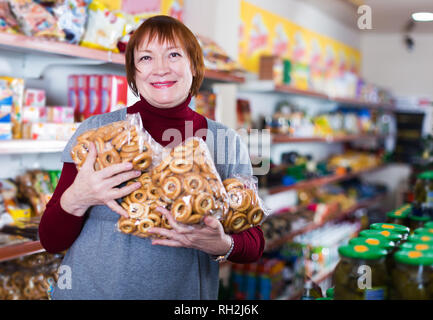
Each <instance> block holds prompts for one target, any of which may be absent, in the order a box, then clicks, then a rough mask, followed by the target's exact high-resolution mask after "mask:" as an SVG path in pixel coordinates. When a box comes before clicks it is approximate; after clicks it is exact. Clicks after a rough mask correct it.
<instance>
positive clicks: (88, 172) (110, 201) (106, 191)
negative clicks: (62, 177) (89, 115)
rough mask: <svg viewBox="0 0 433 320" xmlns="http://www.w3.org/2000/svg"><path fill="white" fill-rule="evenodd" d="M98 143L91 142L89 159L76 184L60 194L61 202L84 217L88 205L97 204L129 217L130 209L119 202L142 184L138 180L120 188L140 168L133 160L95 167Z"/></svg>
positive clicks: (134, 175)
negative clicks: (136, 167) (99, 168)
mask: <svg viewBox="0 0 433 320" xmlns="http://www.w3.org/2000/svg"><path fill="white" fill-rule="evenodd" d="M96 156H97V153H96V147H95V145H94V144H93V143H90V148H89V153H88V154H87V158H86V161H85V162H84V164H83V165H82V167H81V168H80V170H79V171H78V174H77V176H76V177H75V180H74V182H73V183H72V185H71V186H70V187H69V188H68V189H66V190H65V192H64V193H63V195H62V197H61V198H60V205H61V207H62V208H63V210H65V211H66V212H68V213H70V214H72V215H74V216H78V217H82V216H83V215H84V214H85V212H86V211H87V209H88V208H89V207H91V206H95V205H106V206H107V207H109V208H110V209H111V210H113V211H114V212H116V213H118V214H120V215H122V216H124V217H126V218H127V217H128V213H127V212H126V211H125V210H124V209H123V208H122V207H121V206H120V205H119V204H118V203H117V202H116V200H115V199H120V198H123V197H125V196H127V195H128V194H131V193H132V192H134V191H135V190H137V189H139V188H141V183H140V182H136V183H133V184H130V185H128V186H125V187H123V188H116V186H118V185H120V184H121V183H123V182H126V181H129V180H131V179H134V178H137V177H139V176H140V175H141V172H140V171H137V170H132V163H130V162H124V163H119V164H115V165H112V166H109V167H107V168H104V169H102V170H99V171H95V169H94V164H95V161H96Z"/></svg>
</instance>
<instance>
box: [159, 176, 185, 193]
mask: <svg viewBox="0 0 433 320" xmlns="http://www.w3.org/2000/svg"><path fill="white" fill-rule="evenodd" d="M161 188H162V191H163V193H164V195H165V196H166V197H168V198H169V199H176V198H177V197H178V196H179V195H180V193H181V192H182V184H181V182H180V180H179V178H177V177H175V176H172V177H168V178H166V179H164V182H163V183H162V186H161Z"/></svg>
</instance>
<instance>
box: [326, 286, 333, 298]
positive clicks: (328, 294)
mask: <svg viewBox="0 0 433 320" xmlns="http://www.w3.org/2000/svg"><path fill="white" fill-rule="evenodd" d="M326 297H327V298H331V299H334V288H329V289H328V290H326Z"/></svg>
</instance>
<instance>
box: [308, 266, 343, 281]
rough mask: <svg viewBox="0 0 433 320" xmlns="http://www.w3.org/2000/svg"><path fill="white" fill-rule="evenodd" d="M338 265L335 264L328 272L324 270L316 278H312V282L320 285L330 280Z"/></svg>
mask: <svg viewBox="0 0 433 320" xmlns="http://www.w3.org/2000/svg"><path fill="white" fill-rule="evenodd" d="M337 264H338V262H337V263H334V264H333V265H332V266H331V267H329V268H328V269H326V270H323V271H322V272H320V273H319V274H317V275H315V276H314V277H312V278H311V280H312V281H313V282H314V283H316V284H319V283H321V282H323V281H325V280H326V279H328V278H329V277H330V276H332V274H333V273H334V270H335V268H336V267H337Z"/></svg>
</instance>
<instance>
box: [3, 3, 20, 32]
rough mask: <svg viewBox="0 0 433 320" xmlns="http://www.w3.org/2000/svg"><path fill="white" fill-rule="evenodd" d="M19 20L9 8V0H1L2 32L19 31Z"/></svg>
mask: <svg viewBox="0 0 433 320" xmlns="http://www.w3.org/2000/svg"><path fill="white" fill-rule="evenodd" d="M18 29H19V26H18V22H17V21H16V20H15V17H14V16H13V14H12V12H11V11H10V8H9V3H8V2H7V0H0V32H8V33H17V31H18Z"/></svg>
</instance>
